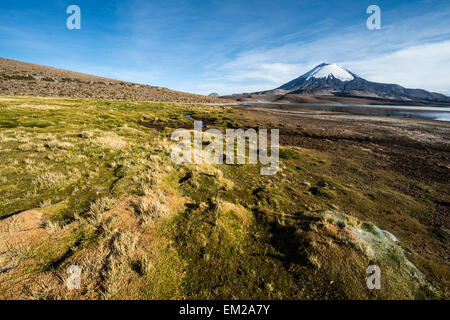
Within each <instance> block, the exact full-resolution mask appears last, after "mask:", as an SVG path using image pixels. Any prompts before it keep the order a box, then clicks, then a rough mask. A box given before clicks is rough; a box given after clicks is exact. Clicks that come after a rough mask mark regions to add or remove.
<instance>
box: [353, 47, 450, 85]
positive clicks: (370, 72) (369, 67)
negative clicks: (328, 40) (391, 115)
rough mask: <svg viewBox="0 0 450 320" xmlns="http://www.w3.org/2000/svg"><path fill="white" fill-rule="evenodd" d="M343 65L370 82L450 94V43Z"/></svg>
mask: <svg viewBox="0 0 450 320" xmlns="http://www.w3.org/2000/svg"><path fill="white" fill-rule="evenodd" d="M344 65H345V66H346V67H348V68H349V69H350V70H351V71H353V72H354V73H356V74H358V75H360V76H361V77H363V78H365V79H367V80H370V81H375V82H384V83H395V84H400V85H402V86H404V87H408V88H420V89H426V90H430V91H435V92H441V93H450V76H449V72H450V41H443V42H438V43H430V44H424V45H419V46H413V47H409V48H405V49H402V50H399V51H396V52H393V53H390V54H385V55H382V56H379V57H376V58H371V59H364V60H359V61H349V62H347V63H344Z"/></svg>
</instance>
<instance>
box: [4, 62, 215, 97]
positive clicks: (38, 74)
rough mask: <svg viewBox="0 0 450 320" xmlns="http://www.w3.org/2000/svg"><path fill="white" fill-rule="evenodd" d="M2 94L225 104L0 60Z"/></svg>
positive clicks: (180, 93) (179, 93)
mask: <svg viewBox="0 0 450 320" xmlns="http://www.w3.org/2000/svg"><path fill="white" fill-rule="evenodd" d="M0 94H10V95H27V96H42V97H70V98H91V99H117V100H133V101H171V102H184V103H214V102H220V101H221V100H220V99H218V98H214V97H206V96H202V95H196V94H191V93H186V92H179V91H174V90H169V89H166V88H161V87H154V86H148V85H143V84H136V83H131V82H125V81H119V80H114V79H108V78H102V77H97V76H93V75H89V74H84V73H79V72H74V71H68V70H62V69H57V68H52V67H47V66H41V65H37V64H32V63H26V62H21V61H16V60H10V59H4V58H0Z"/></svg>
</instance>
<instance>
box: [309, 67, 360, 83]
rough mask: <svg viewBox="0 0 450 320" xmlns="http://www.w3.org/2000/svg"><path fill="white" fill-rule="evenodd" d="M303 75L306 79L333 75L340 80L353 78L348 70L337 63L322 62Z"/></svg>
mask: <svg viewBox="0 0 450 320" xmlns="http://www.w3.org/2000/svg"><path fill="white" fill-rule="evenodd" d="M303 77H306V80H309V79H311V78H331V77H333V78H335V79H338V80H341V81H351V80H353V79H354V78H355V77H353V75H352V74H351V73H350V72H348V71H347V70H345V69H344V68H342V67H341V66H340V65H338V64H337V63H322V64H320V65H318V66H317V67H315V68H314V69H312V70H311V71H309V72H308V73H306V74H304V75H303Z"/></svg>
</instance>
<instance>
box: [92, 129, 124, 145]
mask: <svg viewBox="0 0 450 320" xmlns="http://www.w3.org/2000/svg"><path fill="white" fill-rule="evenodd" d="M94 142H95V143H96V144H98V145H100V146H103V147H106V148H111V149H122V148H124V147H126V146H127V142H126V141H125V140H123V139H122V138H121V137H120V136H119V135H117V134H116V133H114V132H105V133H103V135H102V136H100V137H98V138H97V139H95V140H94Z"/></svg>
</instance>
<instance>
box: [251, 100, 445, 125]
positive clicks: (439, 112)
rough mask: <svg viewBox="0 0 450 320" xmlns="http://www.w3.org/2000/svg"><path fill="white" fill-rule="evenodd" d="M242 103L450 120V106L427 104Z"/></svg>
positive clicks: (283, 107)
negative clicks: (428, 105) (429, 105)
mask: <svg viewBox="0 0 450 320" xmlns="http://www.w3.org/2000/svg"><path fill="white" fill-rule="evenodd" d="M242 105H244V106H249V105H271V106H276V107H278V108H280V109H285V108H289V109H292V108H293V107H295V108H299V109H306V110H320V111H332V112H345V113H351V114H361V115H372V116H384V117H400V118H416V119H428V120H437V121H448V122H450V107H447V108H446V107H426V106H388V105H357V104H318V103H276V102H245V103H243V104H242Z"/></svg>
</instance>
